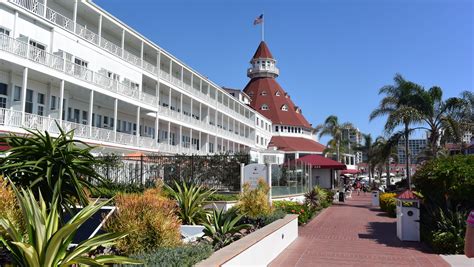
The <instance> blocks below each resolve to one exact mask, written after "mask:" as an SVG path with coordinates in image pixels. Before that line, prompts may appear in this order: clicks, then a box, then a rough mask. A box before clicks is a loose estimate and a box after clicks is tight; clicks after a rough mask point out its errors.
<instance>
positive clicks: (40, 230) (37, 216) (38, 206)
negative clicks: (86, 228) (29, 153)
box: [0, 185, 140, 267]
mask: <svg viewBox="0 0 474 267" xmlns="http://www.w3.org/2000/svg"><path fill="white" fill-rule="evenodd" d="M59 188H60V186H59V185H57V186H56V187H55V189H56V190H55V192H57V190H58V189H59ZM14 189H15V192H16V195H17V198H18V202H19V205H20V207H21V210H22V213H23V218H24V220H25V226H26V230H27V235H26V236H25V235H23V233H22V232H21V231H19V230H18V229H16V227H15V226H14V224H13V223H12V222H11V221H10V220H9V219H7V218H4V217H0V227H3V228H4V229H5V231H6V232H7V236H8V240H6V239H5V237H3V236H0V242H1V243H2V244H3V245H4V246H5V248H6V249H7V250H8V251H9V252H10V253H11V257H12V259H13V261H14V262H15V263H16V264H17V265H18V266H24V267H27V266H35V267H36V266H38V267H39V266H42V267H43V266H44V267H56V266H70V265H73V264H77V265H78V264H85V265H91V266H103V265H104V264H108V263H123V264H125V263H128V264H139V263H140V262H139V261H137V260H134V259H129V258H127V257H122V256H116V255H99V256H97V257H95V258H91V257H89V256H88V255H87V253H89V252H91V251H93V250H95V249H96V248H97V247H99V246H109V245H113V244H114V243H115V241H116V240H118V239H120V238H123V237H125V236H126V235H127V234H122V233H106V234H102V235H98V236H95V237H93V238H91V239H89V240H85V241H83V242H82V243H80V244H79V245H77V246H76V247H75V248H73V249H70V248H71V246H72V244H71V243H72V240H73V238H74V236H75V234H76V232H77V230H78V229H79V227H80V226H81V225H82V224H83V223H84V222H86V221H87V220H88V219H89V218H90V217H91V216H92V215H93V214H94V213H96V212H97V211H98V210H99V209H100V208H101V207H103V206H104V205H106V204H107V203H108V201H106V202H103V203H100V204H98V203H97V201H95V202H93V203H90V204H89V205H88V206H86V207H84V208H83V209H82V210H81V211H79V212H78V213H77V214H76V215H75V216H73V217H72V218H71V219H70V220H69V221H68V222H66V223H65V224H64V225H63V226H60V225H61V223H60V216H59V212H58V205H57V202H58V194H57V193H55V194H54V196H53V199H54V202H55V203H53V205H51V208H50V209H48V207H47V205H46V202H45V200H44V199H43V196H42V194H41V192H40V193H39V202H37V201H36V199H35V196H34V194H33V192H32V191H31V189H27V190H25V189H20V190H21V192H20V191H18V189H16V188H15V187H14Z"/></svg>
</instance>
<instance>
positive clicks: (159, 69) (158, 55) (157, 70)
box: [156, 50, 161, 80]
mask: <svg viewBox="0 0 474 267" xmlns="http://www.w3.org/2000/svg"><path fill="white" fill-rule="evenodd" d="M160 72H161V51H160V50H158V53H156V75H157V76H158V80H159V79H160V74H161V73H160Z"/></svg>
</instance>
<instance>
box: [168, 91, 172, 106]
mask: <svg viewBox="0 0 474 267" xmlns="http://www.w3.org/2000/svg"><path fill="white" fill-rule="evenodd" d="M168 108H169V109H171V87H169V92H168Z"/></svg>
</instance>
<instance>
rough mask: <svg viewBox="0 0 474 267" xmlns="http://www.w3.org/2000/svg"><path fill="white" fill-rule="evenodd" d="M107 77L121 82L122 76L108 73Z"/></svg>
mask: <svg viewBox="0 0 474 267" xmlns="http://www.w3.org/2000/svg"><path fill="white" fill-rule="evenodd" d="M107 77H109V78H110V79H112V80H114V81H120V75H118V74H117V73H113V72H111V71H107Z"/></svg>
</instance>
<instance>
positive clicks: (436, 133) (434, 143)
mask: <svg viewBox="0 0 474 267" xmlns="http://www.w3.org/2000/svg"><path fill="white" fill-rule="evenodd" d="M421 96H422V98H423V101H422V102H421V103H422V105H421V106H420V107H419V109H418V112H419V114H418V117H420V118H421V119H422V121H423V122H424V123H425V124H426V125H427V127H418V128H417V129H425V130H427V131H428V132H429V137H428V143H429V150H428V151H427V152H428V153H427V154H428V155H427V156H428V157H429V158H436V157H437V156H438V154H439V152H440V150H441V139H442V137H443V135H445V136H444V139H451V140H456V141H459V140H461V139H462V135H463V134H464V132H463V131H462V130H461V128H462V127H461V122H462V118H460V117H458V116H457V115H459V114H466V110H467V109H468V108H469V104H468V102H467V101H466V100H464V99H462V98H458V97H451V98H448V99H446V100H443V99H442V97H443V90H442V89H441V88H439V87H437V86H434V87H431V88H430V89H429V90H427V91H425V90H423V91H422V92H421Z"/></svg>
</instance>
